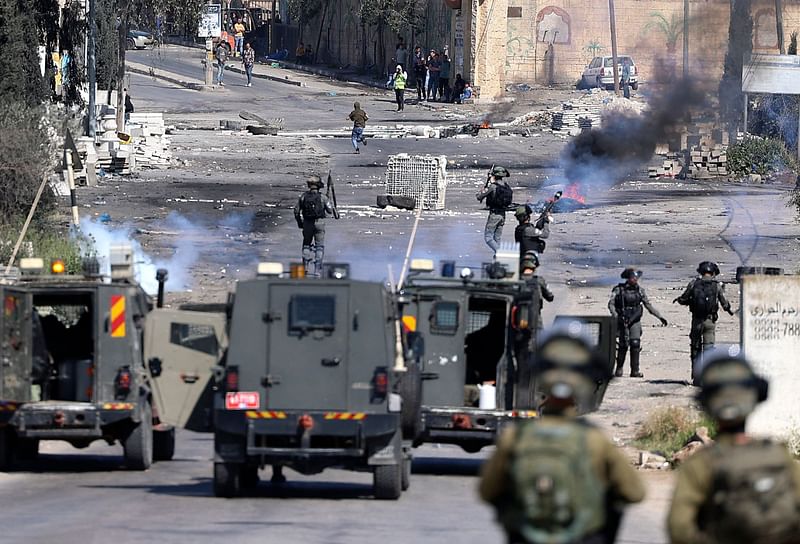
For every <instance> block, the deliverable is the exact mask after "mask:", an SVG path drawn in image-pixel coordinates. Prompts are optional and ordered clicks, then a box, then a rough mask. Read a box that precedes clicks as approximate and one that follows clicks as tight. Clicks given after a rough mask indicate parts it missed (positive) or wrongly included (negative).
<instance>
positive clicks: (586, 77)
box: [579, 55, 639, 90]
mask: <svg viewBox="0 0 800 544" xmlns="http://www.w3.org/2000/svg"><path fill="white" fill-rule="evenodd" d="M626 59H627V60H628V62H630V63H631V89H633V90H636V89H638V88H639V71H638V70H637V68H636V63H635V62H633V59H632V58H631V57H630V56H628V55H617V70H618V74H619V75H620V76H621V75H622V63H623V62H624V61H625V60H626ZM579 86H580V87H581V88H584V89H588V88H591V87H601V88H605V89H613V88H614V61H613V60H612V57H611V56H610V55H609V56H607V57H595V58H593V59H592V62H590V63H589V64H588V65H587V66H586V68H585V69H584V70H583V75H581V80H580V82H579Z"/></svg>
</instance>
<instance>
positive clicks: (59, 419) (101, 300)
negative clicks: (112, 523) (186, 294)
mask: <svg viewBox="0 0 800 544" xmlns="http://www.w3.org/2000/svg"><path fill="white" fill-rule="evenodd" d="M131 263H132V254H131V251H130V248H129V247H127V246H121V247H112V259H111V264H112V275H111V278H108V277H103V276H101V275H99V273H98V269H97V268H95V267H92V266H90V267H89V269H87V272H86V274H85V275H82V276H74V275H65V274H64V273H63V270H64V267H63V263H59V262H56V263H54V265H53V267H52V272H53V273H51V274H47V275H45V274H43V273H42V268H43V263H42V262H41V259H23V262H22V266H21V269H22V275H21V276H20V277H19V278H18V279H17V280H16V281H12V282H6V283H5V284H4V285H0V296H1V297H2V304H3V311H2V312H1V313H0V363H1V364H0V466H2V467H5V466H8V465H10V464H11V463H12V462H14V461H20V460H30V459H32V458H34V457H36V456H37V454H38V449H39V441H40V440H63V441H66V442H69V443H70V444H72V445H73V446H75V447H77V448H84V447H86V446H88V445H89V444H90V443H92V442H93V441H95V440H101V439H102V440H105V441H107V442H108V443H109V444H113V443H115V442H120V443H122V446H123V449H124V457H125V463H126V465H127V466H128V468H130V469H134V470H144V469H147V468H148V467H149V466H150V464H151V463H152V461H153V460H167V459H170V458H172V455H173V453H174V444H175V434H174V429H173V428H171V427H168V426H166V425H163V424H161V423H160V421H159V420H158V415H157V413H154V412H153V409H152V397H151V387H150V381H149V379H148V376H147V374H146V371H145V367H144V361H143V338H142V334H143V326H144V320H145V319H146V316H147V315H148V313H150V311H151V310H152V309H153V302H152V300H151V299H150V297H149V296H148V295H147V294H146V293H145V292H144V290H143V289H142V288H141V287H140V286H139V285H138V284H137V283H136V282H134V281H133V279H132V278H133V269H132V264H131ZM94 264H95V265H96V264H97V263H96V261H95V263H94ZM162 279H163V278H162Z"/></svg>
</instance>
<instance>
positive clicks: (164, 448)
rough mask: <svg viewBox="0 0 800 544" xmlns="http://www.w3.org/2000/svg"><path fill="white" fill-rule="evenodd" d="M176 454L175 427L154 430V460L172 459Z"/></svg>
mask: <svg viewBox="0 0 800 544" xmlns="http://www.w3.org/2000/svg"><path fill="white" fill-rule="evenodd" d="M174 456H175V427H170V428H169V429H166V430H158V429H154V430H153V461H171V460H172V458H173V457H174Z"/></svg>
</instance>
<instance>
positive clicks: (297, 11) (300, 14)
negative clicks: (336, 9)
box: [286, 0, 322, 40]
mask: <svg viewBox="0 0 800 544" xmlns="http://www.w3.org/2000/svg"><path fill="white" fill-rule="evenodd" d="M286 6H287V8H288V10H289V17H291V18H292V19H293V20H295V21H297V24H298V25H299V26H300V39H301V40H302V39H303V29H304V28H305V26H306V25H308V23H310V22H311V21H312V20H313V19H314V17H316V16H317V14H319V12H320V10H321V9H322V0H287V2H286Z"/></svg>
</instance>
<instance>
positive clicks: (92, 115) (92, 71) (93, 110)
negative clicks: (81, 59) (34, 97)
mask: <svg viewBox="0 0 800 544" xmlns="http://www.w3.org/2000/svg"><path fill="white" fill-rule="evenodd" d="M96 3H97V2H96V0H89V37H88V40H87V42H86V49H87V51H86V79H88V80H89V111H88V112H87V116H86V117H87V121H88V123H87V131H86V135H87V136H89V137H90V138H91V139H92V142H94V139H95V136H96V135H97V107H96V105H95V102H96V97H95V93H96V92H97V69H96V62H95V50H96V49H97V45H96V42H97V25H96V24H95V18H96V16H95V4H96Z"/></svg>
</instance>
